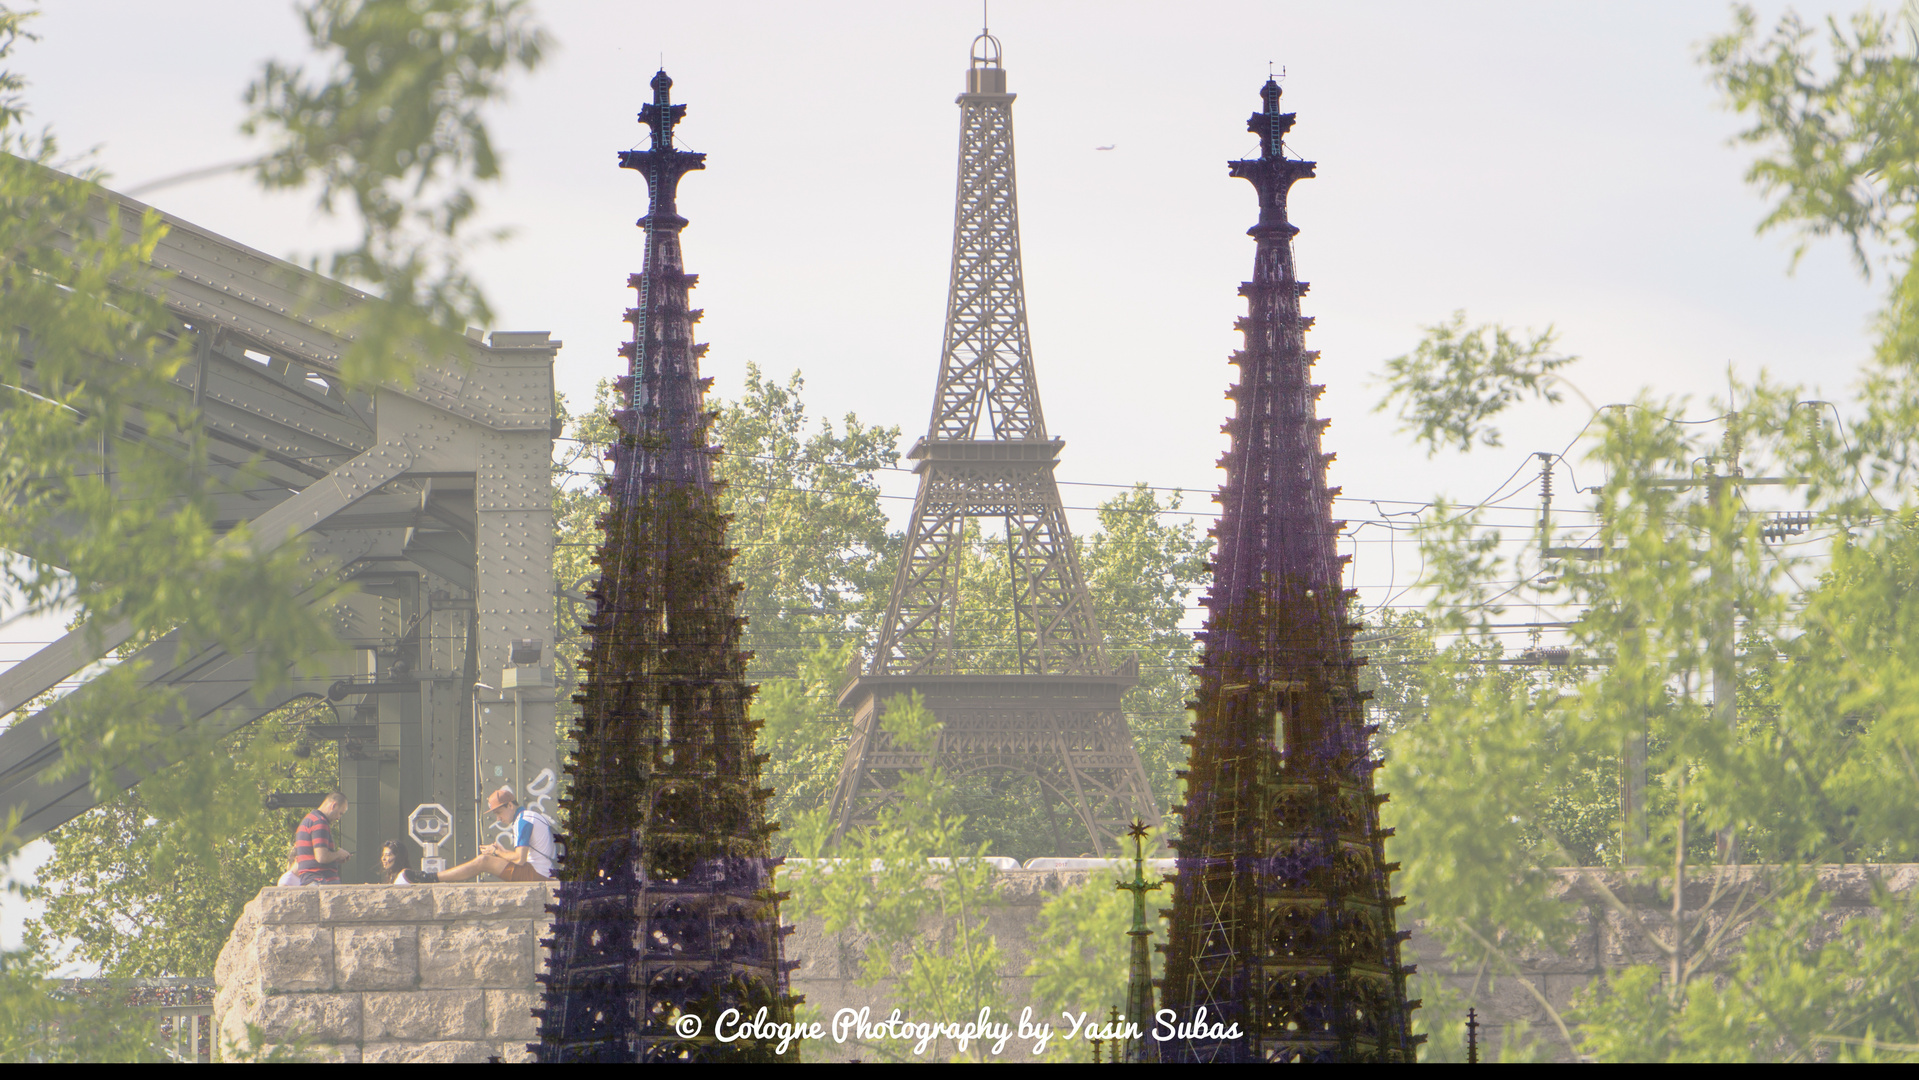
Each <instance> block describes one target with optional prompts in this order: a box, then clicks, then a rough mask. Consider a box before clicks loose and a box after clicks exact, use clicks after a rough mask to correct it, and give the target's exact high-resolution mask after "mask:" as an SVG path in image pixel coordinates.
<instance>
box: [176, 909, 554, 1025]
mask: <svg viewBox="0 0 1919 1080" xmlns="http://www.w3.org/2000/svg"><path fill="white" fill-rule="evenodd" d="M550 888H551V886H548V885H412V886H407V885H402V886H387V885H315V886H307V887H304V888H293V889H281V888H268V889H262V890H260V895H259V896H258V897H255V898H254V900H253V901H252V902H251V903H249V904H248V905H247V906H246V909H245V911H244V912H243V913H242V914H241V916H240V920H239V922H238V923H236V924H235V925H234V928H233V936H232V937H231V938H230V939H228V941H227V944H226V947H225V948H223V949H222V950H221V951H220V959H219V963H218V964H217V965H216V967H215V968H214V983H215V985H216V986H218V988H219V990H218V993H217V994H216V995H215V997H214V1030H215V1032H216V1037H217V1038H218V1039H219V1040H220V1045H221V1047H222V1048H223V1050H224V1049H225V1048H227V1047H233V1046H246V1045H247V1044H248V1038H247V1025H248V1024H249V1023H251V1024H255V1025H257V1026H258V1027H259V1028H260V1035H261V1040H262V1046H263V1047H272V1046H274V1045H278V1044H282V1043H285V1042H287V1041H289V1040H290V1039H292V1038H294V1037H295V1036H296V1035H297V1036H303V1037H304V1039H305V1041H306V1046H307V1049H308V1052H309V1053H310V1054H311V1055H312V1056H313V1057H316V1058H318V1059H321V1060H325V1061H347V1062H351V1061H367V1062H375V1061H475V1062H483V1061H486V1060H487V1059H488V1058H491V1057H496V1056H497V1057H499V1058H501V1059H503V1060H506V1061H518V1060H522V1059H524V1058H525V1056H526V1044H527V1042H528V1040H530V1039H532V1037H533V1018H532V1015H531V1010H532V1008H533V1005H534V1002H535V999H536V996H537V994H538V986H537V984H535V983H534V981H533V974H534V972H535V971H537V970H538V969H539V965H540V964H541V963H542V960H541V956H540V952H541V950H540V945H539V939H540V937H541V936H542V935H543V934H544V932H545V928H546V926H547V922H548V916H547V914H546V904H547V901H548V900H549V890H550ZM229 1056H231V1054H230V1053H229Z"/></svg>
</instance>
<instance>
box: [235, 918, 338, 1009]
mask: <svg viewBox="0 0 1919 1080" xmlns="http://www.w3.org/2000/svg"><path fill="white" fill-rule="evenodd" d="M253 949H254V956H255V957H257V958H258V962H259V965H260V984H261V985H262V986H264V987H265V988H266V989H267V991H268V992H277V991H284V990H331V989H333V931H332V930H330V929H328V928H326V927H324V926H289V925H272V926H263V927H261V928H260V934H259V936H258V937H256V938H254V939H253Z"/></svg>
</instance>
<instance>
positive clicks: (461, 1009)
mask: <svg viewBox="0 0 1919 1080" xmlns="http://www.w3.org/2000/svg"><path fill="white" fill-rule="evenodd" d="M361 1001H362V1004H361V1020H360V1025H361V1031H362V1033H363V1034H362V1036H361V1037H362V1038H363V1039H365V1040H366V1041H367V1042H369V1043H372V1042H379V1041H382V1040H407V1041H410V1042H427V1041H431V1040H471V1039H478V1038H480V1037H481V1036H482V1035H484V1034H485V1032H486V1003H485V992H484V991H481V990H389V991H369V992H368V993H366V994H365V995H363V996H362V998H361Z"/></svg>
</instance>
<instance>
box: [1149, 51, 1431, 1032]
mask: <svg viewBox="0 0 1919 1080" xmlns="http://www.w3.org/2000/svg"><path fill="white" fill-rule="evenodd" d="M1261 97H1262V98H1263V100H1264V103H1265V108H1264V109H1263V111H1261V112H1258V113H1255V114H1253V117H1252V120H1251V121H1249V124H1248V126H1249V128H1250V130H1251V131H1252V132H1253V133H1254V134H1256V135H1258V136H1259V138H1260V142H1261V153H1260V155H1259V157H1257V158H1252V159H1248V160H1244V161H1235V162H1232V163H1231V171H1232V175H1234V176H1237V177H1241V178H1243V179H1246V180H1250V181H1251V182H1252V183H1253V186H1254V187H1255V188H1256V189H1257V190H1258V192H1259V207H1260V211H1259V223H1258V224H1257V225H1254V226H1253V228H1252V229H1250V230H1249V232H1250V233H1251V235H1252V236H1253V238H1254V239H1255V241H1256V242H1257V249H1256V254H1255V257H1254V258H1255V264H1254V271H1253V280H1252V281H1250V282H1247V283H1246V284H1244V285H1242V286H1240V294H1241V295H1242V296H1244V297H1246V299H1247V314H1246V317H1245V318H1243V319H1241V320H1240V321H1239V330H1240V331H1241V332H1242V333H1243V334H1244V335H1245V348H1244V349H1243V350H1241V351H1240V352H1237V353H1235V354H1233V358H1232V362H1233V363H1234V364H1235V365H1237V366H1238V367H1239V372H1240V377H1239V382H1238V383H1237V384H1236V385H1234V387H1233V388H1232V389H1231V390H1229V391H1228V392H1227V397H1229V398H1231V399H1232V400H1233V401H1234V403H1235V407H1234V415H1233V417H1232V419H1231V421H1230V422H1229V423H1228V424H1227V426H1226V431H1227V433H1228V434H1230V435H1231V437H1232V446H1231V449H1229V450H1228V451H1227V453H1226V456H1225V458H1224V459H1222V461H1221V462H1220V464H1221V465H1222V466H1223V467H1224V468H1225V470H1226V479H1225V482H1224V484H1223V486H1222V487H1221V488H1220V491H1219V496H1218V499H1219V503H1220V519H1219V523H1218V525H1217V526H1215V529H1214V535H1215V536H1216V537H1217V538H1218V541H1219V548H1218V554H1217V556H1216V557H1215V559H1214V562H1213V587H1212V590H1211V592H1210V593H1209V594H1208V595H1207V597H1206V601H1205V603H1206V608H1207V612H1208V615H1207V620H1206V629H1205V630H1204V631H1203V632H1202V633H1201V634H1200V638H1201V641H1202V644H1203V652H1202V655H1201V662H1200V665H1199V666H1198V667H1197V668H1195V669H1194V673H1195V674H1196V675H1198V676H1199V691H1198V701H1197V702H1196V703H1195V706H1196V708H1195V719H1194V724H1193V735H1192V738H1191V743H1192V752H1191V758H1190V761H1191V766H1190V769H1189V770H1188V772H1187V774H1186V775H1187V785H1186V804H1185V806H1184V807H1182V808H1181V810H1180V814H1181V817H1182V821H1181V829H1180V837H1179V840H1178V841H1177V842H1176V843H1175V844H1174V848H1175V850H1176V851H1177V852H1178V856H1179V863H1178V867H1179V868H1178V872H1177V873H1176V874H1175V875H1174V885H1173V907H1172V910H1171V911H1169V912H1166V914H1168V915H1170V916H1171V918H1172V927H1171V932H1170V936H1169V940H1168V942H1167V945H1166V974H1165V978H1164V980H1163V983H1162V994H1161V1003H1162V1005H1163V1007H1164V1008H1167V1009H1171V1010H1172V1011H1173V1012H1174V1013H1175V1014H1176V1015H1177V1016H1178V1018H1179V1023H1181V1024H1191V1023H1192V1022H1193V1021H1194V1020H1196V1019H1197V1018H1198V1016H1199V1012H1200V1010H1201V1009H1204V1010H1205V1013H1206V1018H1205V1019H1206V1022H1207V1023H1208V1024H1209V1025H1219V1027H1218V1028H1214V1029H1211V1030H1209V1031H1207V1032H1205V1033H1195V1034H1194V1035H1193V1036H1192V1037H1182V1038H1177V1039H1174V1040H1172V1041H1168V1042H1166V1043H1164V1044H1163V1045H1162V1046H1161V1048H1160V1052H1161V1056H1162V1060H1166V1061H1200V1062H1234V1061H1241V1062H1243V1061H1302V1060H1303V1061H1404V1062H1410V1061H1412V1060H1413V1052H1414V1047H1415V1045H1416V1043H1417V1042H1418V1041H1419V1040H1420V1039H1422V1038H1423V1036H1413V1035H1412V1034H1411V1030H1410V1029H1411V1011H1412V1010H1413V1009H1414V1008H1416V1007H1417V1006H1418V1002H1417V1001H1408V1000H1407V999H1406V977H1407V976H1408V975H1410V974H1411V973H1412V970H1413V969H1412V968H1411V966H1409V965H1403V964H1401V962H1400V943H1401V942H1402V941H1403V940H1404V939H1405V937H1406V934H1405V933H1404V932H1401V931H1399V930H1397V929H1396V926H1395V917H1394V909H1395V908H1396V907H1397V906H1398V905H1399V904H1400V903H1401V901H1400V900H1399V899H1398V898H1395V897H1394V896H1393V895H1392V891H1391V888H1390V887H1389V877H1390V875H1391V873H1392V871H1393V870H1395V869H1396V868H1397V867H1396V866H1395V865H1394V864H1389V863H1387V862H1386V861H1385V853H1384V841H1385V838H1386V836H1387V832H1386V831H1385V830H1382V829H1381V828H1380V827H1379V809H1378V808H1379V804H1380V803H1382V802H1384V801H1385V796H1383V795H1376V794H1375V793H1374V790H1373V772H1374V771H1375V770H1376V769H1377V768H1378V767H1379V762H1378V761H1377V760H1375V759H1374V758H1373V756H1372V753H1371V749H1370V739H1371V736H1372V734H1373V732H1374V728H1372V727H1371V726H1368V725H1367V724H1366V718H1365V705H1364V701H1365V695H1364V694H1363V693H1362V692H1361V691H1360V690H1359V688H1358V685H1357V678H1356V673H1357V668H1358V666H1359V664H1361V663H1362V662H1363V661H1361V660H1359V659H1357V658H1356V657H1355V656H1354V655H1353V640H1352V635H1353V630H1354V629H1355V627H1354V626H1353V624H1351V623H1349V622H1348V621H1347V620H1346V604H1347V602H1348V600H1349V599H1350V596H1351V594H1350V593H1349V592H1348V591H1347V590H1346V589H1345V587H1344V581H1343V570H1342V568H1343V566H1344V564H1345V561H1346V559H1345V557H1344V556H1342V555H1340V554H1338V550H1337V538H1338V534H1339V529H1340V526H1341V524H1342V523H1341V522H1337V521H1334V520H1333V516H1332V500H1333V497H1334V496H1335V495H1337V494H1338V489H1337V488H1331V487H1328V486H1327V484H1326V466H1327V464H1328V462H1330V460H1331V455H1330V454H1322V453H1321V451H1320V432H1321V430H1322V429H1323V428H1324V427H1325V426H1326V423H1327V421H1325V420H1323V419H1320V418H1318V417H1317V415H1316V413H1317V402H1318V399H1319V395H1320V392H1321V391H1322V390H1324V389H1325V387H1323V386H1317V385H1314V384H1313V382H1312V379H1311V373H1312V365H1313V361H1314V360H1315V359H1317V357H1318V354H1317V353H1314V352H1311V351H1308V350H1307V349H1306V347H1305V331H1306V329H1307V328H1308V327H1309V326H1310V325H1311V323H1312V320H1311V319H1310V318H1306V317H1303V316H1302V315H1301V314H1300V305H1299V299H1300V297H1301V296H1303V295H1305V293H1306V283H1305V282H1303V281H1300V280H1299V278H1298V276H1297V275H1296V274H1295V272H1294V265H1293V244H1292V238H1293V234H1294V233H1296V232H1298V231H1299V230H1298V229H1296V228H1294V227H1293V225H1292V224H1291V223H1290V222H1288V221H1287V219H1286V197H1287V193H1288V192H1289V191H1290V190H1291V188H1292V186H1293V184H1294V183H1296V182H1297V181H1299V180H1302V179H1306V178H1308V177H1311V176H1312V175H1313V170H1314V163H1313V162H1310V161H1300V160H1298V159H1295V158H1289V157H1287V156H1286V154H1285V144H1284V137H1285V135H1286V133H1287V131H1288V130H1290V129H1291V127H1292V124H1293V114H1291V113H1282V112H1280V111H1279V98H1280V89H1279V84H1278V83H1277V82H1275V81H1273V80H1270V79H1269V80H1267V82H1266V85H1265V87H1264V88H1262V91H1261Z"/></svg>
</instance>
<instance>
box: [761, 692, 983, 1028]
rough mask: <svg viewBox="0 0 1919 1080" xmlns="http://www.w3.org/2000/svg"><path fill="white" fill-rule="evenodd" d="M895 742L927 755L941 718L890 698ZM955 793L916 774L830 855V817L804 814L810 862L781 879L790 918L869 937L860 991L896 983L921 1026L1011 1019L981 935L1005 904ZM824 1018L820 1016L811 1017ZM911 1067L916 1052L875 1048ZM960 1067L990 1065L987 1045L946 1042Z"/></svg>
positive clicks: (934, 772)
mask: <svg viewBox="0 0 1919 1080" xmlns="http://www.w3.org/2000/svg"><path fill="white" fill-rule="evenodd" d="M880 722H881V724H882V725H883V726H884V727H885V729H886V730H887V731H888V732H889V733H891V735H892V736H893V738H894V741H895V743H896V744H897V745H900V746H905V747H909V748H911V749H914V750H918V751H920V752H922V753H924V752H927V751H930V750H931V749H932V748H933V746H934V744H935V743H936V742H937V741H938V739H939V721H938V719H937V718H935V717H934V715H933V712H932V710H931V709H928V708H926V706H925V703H924V702H923V701H922V700H921V698H920V696H919V695H918V694H917V693H916V694H913V695H911V696H910V697H906V698H894V699H892V700H891V701H889V702H888V703H887V707H886V709H885V711H884V713H883V714H882V716H881V719H880ZM953 794H954V793H953V787H952V785H951V784H950V783H949V782H948V781H947V779H946V776H945V773H944V771H943V770H941V769H939V768H932V769H927V770H924V771H922V772H918V773H913V774H909V775H908V776H907V777H906V779H905V780H904V781H903V782H902V784H901V788H900V796H899V798H897V799H894V800H893V801H892V802H890V803H888V804H887V805H886V806H885V807H883V808H882V809H881V810H880V812H879V815H878V818H879V820H878V821H877V822H876V823H874V824H873V825H871V826H868V827H865V828H861V829H856V830H853V831H852V833H851V834H850V835H848V836H847V837H845V838H844V839H842V840H841V842H840V844H839V845H838V847H837V848H836V849H834V851H833V852H832V855H833V856H835V857H834V858H831V859H829V858H828V851H827V846H828V842H829V841H830V839H831V836H832V826H831V823H830V822H829V821H828V820H827V817H826V815H825V814H824V813H821V812H814V813H811V814H805V815H802V816H801V818H800V820H799V821H797V822H796V823H795V825H794V826H793V833H794V849H795V851H796V853H797V854H798V855H799V856H801V857H802V858H804V859H805V860H806V862H804V863H798V864H791V863H790V864H789V865H788V867H787V868H786V869H785V870H784V871H783V873H782V876H781V881H782V884H783V885H785V886H787V887H790V888H791V890H792V893H793V904H792V907H791V908H790V909H789V910H791V911H792V912H793V913H794V915H795V916H797V917H800V918H806V917H810V916H818V917H819V918H820V919H821V920H822V923H823V926H824V928H825V930H826V932H827V933H828V934H849V933H850V934H852V935H853V936H854V937H855V938H856V939H864V941H865V943H866V947H865V949H864V950H863V952H862V954H861V955H860V957H859V960H858V963H859V966H860V975H859V982H860V983H861V985H864V986H878V985H880V984H881V983H883V982H884V983H889V984H890V987H891V990H892V997H893V1001H894V1003H895V1004H896V1005H897V1006H898V1007H899V1008H900V1009H901V1010H902V1011H903V1013H904V1015H905V1016H906V1017H908V1018H910V1019H912V1020H914V1021H916V1022H919V1023H964V1022H966V1021H968V1020H971V1019H973V1018H974V1017H976V1016H978V1015H979V1013H980V1010H982V1009H990V1010H992V1012H993V1013H994V1014H995V1015H996V1016H1000V1017H1004V1016H1005V1015H1006V1012H1007V1010H1006V999H1005V987H1004V983H1003V976H1004V965H1005V957H1004V956H1003V955H1002V954H1001V952H1000V949H999V943H998V941H997V940H996V939H995V938H994V937H993V936H992V935H991V934H989V933H987V931H986V922H987V915H988V913H989V912H990V911H991V909H992V908H994V907H995V906H997V905H998V904H999V902H1000V901H999V896H998V893H997V890H996V889H995V888H994V886H993V876H994V873H995V871H994V869H993V865H992V864H991V863H989V862H987V861H986V860H985V858H984V856H985V854H986V845H985V844H976V843H971V842H969V841H967V840H966V839H965V836H964V826H965V824H966V822H965V818H964V816H962V815H959V814H956V813H954V812H953V809H952V808H953V803H954V797H953ZM815 1018H817V1017H815ZM869 1048H870V1049H871V1050H872V1051H874V1052H877V1053H879V1054H881V1055H883V1056H885V1057H887V1058H889V1059H893V1060H911V1059H912V1058H913V1056H914V1055H913V1053H912V1049H911V1047H903V1046H900V1045H898V1044H891V1043H881V1044H876V1045H872V1046H870V1047H869ZM940 1050H941V1051H942V1052H947V1053H951V1054H953V1055H954V1057H955V1060H971V1061H985V1060H987V1059H988V1058H989V1057H990V1056H991V1050H990V1048H989V1047H987V1046H984V1045H981V1044H980V1043H972V1044H970V1045H968V1046H966V1047H963V1048H962V1047H958V1046H954V1045H952V1044H951V1043H950V1042H946V1041H942V1043H941V1046H940Z"/></svg>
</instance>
